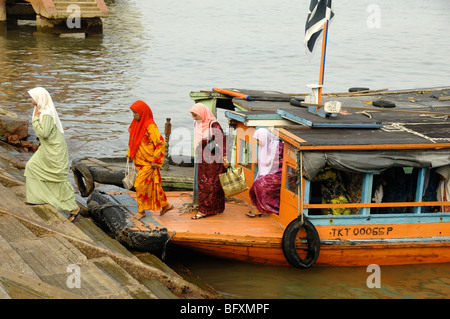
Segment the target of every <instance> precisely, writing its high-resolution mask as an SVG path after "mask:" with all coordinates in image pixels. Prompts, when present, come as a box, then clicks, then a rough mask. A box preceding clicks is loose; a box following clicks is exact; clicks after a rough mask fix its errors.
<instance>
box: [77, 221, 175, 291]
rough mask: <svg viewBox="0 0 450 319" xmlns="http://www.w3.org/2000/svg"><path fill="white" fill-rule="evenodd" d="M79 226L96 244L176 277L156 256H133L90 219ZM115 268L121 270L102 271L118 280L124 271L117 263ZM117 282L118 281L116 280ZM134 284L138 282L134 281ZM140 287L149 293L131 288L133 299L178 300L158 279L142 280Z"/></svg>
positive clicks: (146, 254)
mask: <svg viewBox="0 0 450 319" xmlns="http://www.w3.org/2000/svg"><path fill="white" fill-rule="evenodd" d="M77 226H78V227H79V228H80V229H81V230H82V231H83V232H84V233H85V234H87V235H88V236H89V237H90V238H91V239H92V240H93V241H94V242H95V243H97V244H98V245H100V246H102V247H105V248H107V249H111V250H112V251H115V252H118V253H121V254H123V255H125V256H127V257H130V258H136V259H139V260H140V261H142V262H144V263H146V264H148V265H151V266H153V267H156V268H158V269H160V270H162V271H165V272H167V273H170V274H172V275H176V273H175V272H174V271H173V270H172V269H170V268H169V267H168V266H167V265H166V264H164V263H163V262H162V261H161V260H160V259H158V258H157V257H156V256H154V255H152V254H150V253H145V252H141V253H139V255H138V256H137V257H136V256H135V255H134V254H132V253H131V252H130V251H129V250H127V249H126V248H125V247H124V246H123V245H122V244H120V243H119V242H118V241H117V240H115V239H113V238H111V237H110V236H108V235H107V234H106V233H105V232H104V231H103V230H102V229H101V228H99V227H98V226H97V225H95V224H94V222H93V221H92V220H91V219H90V218H82V219H79V220H78V221H77ZM99 260H100V259H99ZM108 260H109V261H112V259H111V258H108ZM92 261H94V262H95V263H96V264H97V265H98V266H102V265H103V266H104V263H101V262H100V261H98V260H97V261H95V260H94V259H93V260H92ZM114 264H115V267H117V268H118V269H120V271H119V270H116V271H111V266H110V265H109V264H107V266H104V267H103V268H102V269H103V270H104V271H106V272H108V273H109V274H110V275H111V276H113V277H114V278H116V277H117V276H115V274H116V272H118V273H121V272H122V271H123V272H125V270H123V268H122V267H120V266H119V265H117V264H116V263H114ZM128 277H129V278H128V280H131V278H133V277H131V276H129V275H128ZM116 280H117V279H116ZM133 281H134V282H137V281H136V280H134V279H133ZM139 284H140V285H143V286H144V287H145V288H146V289H147V290H148V291H149V292H150V293H149V292H146V291H145V290H144V291H143V288H142V287H141V286H136V287H134V286H133V288H130V294H131V295H132V296H133V298H155V296H156V297H157V298H162V299H177V298H178V297H176V296H175V295H174V294H173V293H172V292H171V291H170V290H169V289H168V288H167V287H166V286H164V285H163V284H162V283H161V282H159V281H158V280H156V279H149V280H141V281H140V282H139Z"/></svg>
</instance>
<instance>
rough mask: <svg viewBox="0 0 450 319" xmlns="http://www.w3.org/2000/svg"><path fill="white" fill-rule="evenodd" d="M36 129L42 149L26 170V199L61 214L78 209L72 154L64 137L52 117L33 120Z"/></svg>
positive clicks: (47, 116) (45, 116)
mask: <svg viewBox="0 0 450 319" xmlns="http://www.w3.org/2000/svg"><path fill="white" fill-rule="evenodd" d="M33 129H34V131H35V132H36V134H37V136H38V137H39V140H40V142H41V145H40V146H39V149H38V150H37V151H36V153H34V155H33V156H32V157H31V158H30V160H29V161H28V163H27V165H26V167H25V174H24V175H25V177H26V196H27V203H30V204H50V205H52V206H53V207H55V208H56V209H58V210H61V211H72V210H74V209H77V208H78V205H77V203H76V201H75V193H74V190H73V187H72V184H71V183H70V181H69V180H68V177H67V174H68V171H69V154H68V151H67V144H66V141H65V139H64V135H63V134H62V133H61V132H60V131H59V130H58V128H57V127H56V125H55V123H54V120H53V118H52V117H51V116H50V115H44V116H43V117H42V121H39V117H38V116H36V117H33Z"/></svg>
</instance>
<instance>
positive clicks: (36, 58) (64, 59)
mask: <svg viewBox="0 0 450 319" xmlns="http://www.w3.org/2000/svg"><path fill="white" fill-rule="evenodd" d="M110 10H111V16H112V17H113V18H112V19H106V20H105V21H104V24H105V25H104V32H105V35H104V36H103V37H88V38H84V37H52V36H37V35H36V34H35V27H34V26H32V25H30V26H28V25H26V26H21V27H19V28H16V29H9V30H8V32H7V34H6V36H4V37H0V56H1V57H2V59H1V61H0V69H1V70H2V72H1V73H0V83H1V90H0V100H1V101H2V102H1V104H2V105H1V106H3V107H7V108H10V109H11V110H13V111H14V112H16V113H18V114H20V115H23V116H28V117H29V118H31V110H32V106H31V104H30V102H29V96H28V94H27V91H28V90H29V89H31V88H33V87H35V86H43V87H45V88H46V89H47V90H48V91H49V92H50V94H51V95H52V98H53V100H54V102H55V105H56V107H57V110H58V112H59V114H60V117H61V120H62V122H63V125H64V128H65V132H66V133H65V134H66V140H67V141H68V145H69V153H70V154H71V157H73V154H77V153H79V152H83V154H89V153H90V154H93V155H94V154H95V155H111V154H114V153H115V152H116V151H117V152H123V151H124V149H125V151H126V137H125V135H126V133H127V128H128V125H129V123H130V121H131V112H130V110H129V106H130V105H131V103H132V102H133V101H134V99H135V97H134V94H133V92H134V87H135V84H136V82H137V81H138V80H139V79H140V78H142V73H143V72H144V69H143V67H142V65H141V61H142V59H143V57H144V56H145V55H146V54H148V53H147V50H148V48H149V42H150V41H149V39H148V38H146V37H145V36H144V35H143V34H145V32H144V28H143V26H142V24H141V19H140V16H141V14H140V11H139V10H138V8H136V7H135V6H134V4H133V3H132V2H131V3H129V2H121V1H116V2H115V3H114V5H111V6H110ZM117 11H120V15H118V14H116V12H117ZM131 16H133V17H134V18H133V19H130V17H131ZM31 133H32V132H31Z"/></svg>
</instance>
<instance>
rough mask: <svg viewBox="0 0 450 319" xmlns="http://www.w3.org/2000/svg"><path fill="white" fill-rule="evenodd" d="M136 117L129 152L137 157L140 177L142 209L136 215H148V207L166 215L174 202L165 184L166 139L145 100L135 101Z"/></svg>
mask: <svg viewBox="0 0 450 319" xmlns="http://www.w3.org/2000/svg"><path fill="white" fill-rule="evenodd" d="M130 109H131V110H132V111H133V118H134V119H133V121H132V122H131V124H130V127H129V129H128V132H130V139H129V141H128V146H129V149H128V153H127V156H128V157H129V158H130V159H132V160H133V162H134V164H135V165H136V168H137V171H138V177H137V178H136V182H135V183H134V188H135V190H136V198H137V202H138V212H137V213H136V215H135V216H134V218H135V219H141V218H143V217H144V216H145V210H146V209H147V210H152V211H157V210H160V209H161V207H162V209H161V211H160V215H164V214H165V213H167V212H168V211H169V210H171V209H173V206H172V205H170V204H169V203H168V202H167V197H166V194H165V193H164V191H163V189H162V186H161V174H160V169H161V167H162V164H163V162H164V150H165V142H164V138H163V137H162V136H161V134H160V133H159V130H158V127H157V126H156V124H155V121H154V120H153V113H152V111H151V109H150V107H149V106H148V105H147V104H146V103H145V102H143V101H136V102H134V103H133V105H131V107H130Z"/></svg>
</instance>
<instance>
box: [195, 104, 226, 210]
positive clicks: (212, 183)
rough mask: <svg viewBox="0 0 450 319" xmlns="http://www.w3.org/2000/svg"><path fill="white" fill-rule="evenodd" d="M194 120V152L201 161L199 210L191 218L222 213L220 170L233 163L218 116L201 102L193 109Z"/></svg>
mask: <svg viewBox="0 0 450 319" xmlns="http://www.w3.org/2000/svg"><path fill="white" fill-rule="evenodd" d="M190 112H191V115H192V118H193V119H194V120H195V121H196V122H195V136H194V143H195V152H196V161H197V163H198V169H197V179H198V213H197V214H196V215H194V216H193V217H192V219H199V218H203V217H206V216H210V215H216V214H220V213H223V211H224V210H225V194H224V192H223V189H222V186H221V185H220V180H219V174H221V173H223V172H225V168H226V167H228V166H229V165H230V164H229V163H228V161H227V160H226V137H225V134H224V133H223V130H222V127H221V126H220V124H219V122H217V119H216V117H215V116H214V115H213V114H212V113H211V111H210V110H209V109H208V108H207V107H206V106H205V105H204V104H202V103H196V104H194V106H193V107H192V108H191V110H190Z"/></svg>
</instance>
